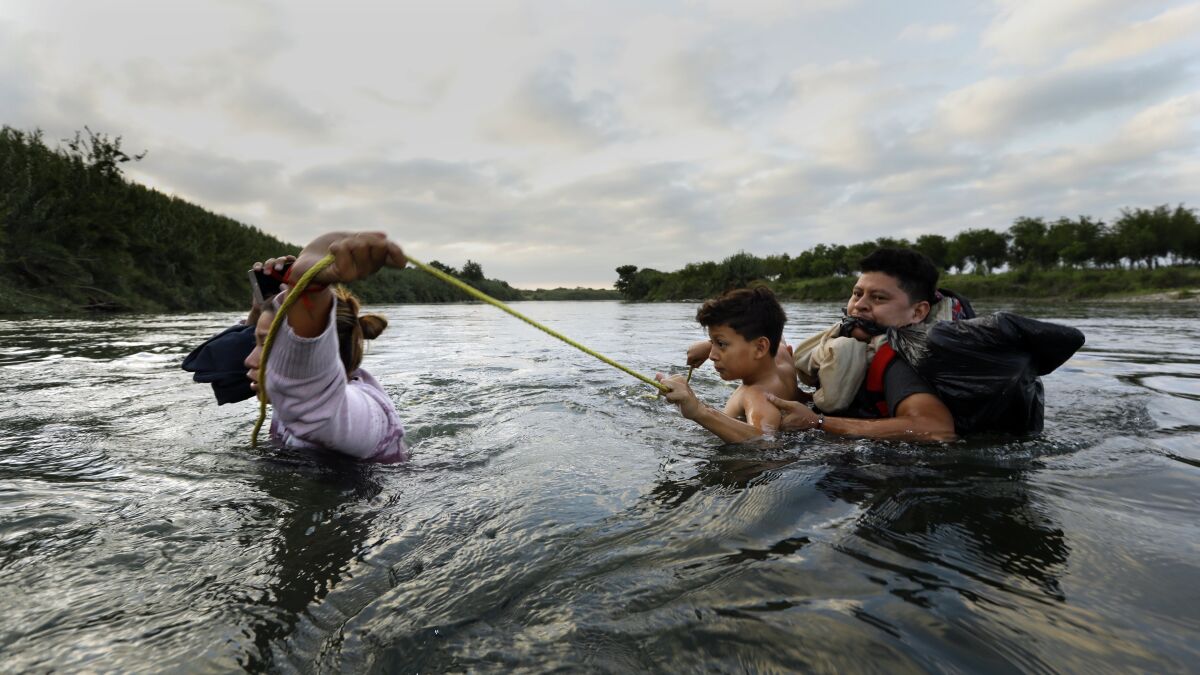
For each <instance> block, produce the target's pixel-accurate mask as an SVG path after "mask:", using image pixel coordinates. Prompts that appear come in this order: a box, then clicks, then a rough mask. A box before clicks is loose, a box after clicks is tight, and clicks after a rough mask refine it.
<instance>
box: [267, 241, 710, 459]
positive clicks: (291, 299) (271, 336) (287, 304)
mask: <svg viewBox="0 0 1200 675" xmlns="http://www.w3.org/2000/svg"><path fill="white" fill-rule="evenodd" d="M408 262H409V263H411V264H412V265H413V266H414V267H416V268H417V269H419V270H421V271H422V272H426V273H428V274H431V275H433V276H435V277H437V278H438V279H441V280H442V281H444V282H446V283H448V284H450V285H451V286H454V287H455V288H457V289H459V290H460V291H462V292H464V293H466V294H467V295H469V296H471V297H473V298H475V299H476V300H481V301H483V302H486V303H487V304H489V305H491V306H493V307H495V308H497V309H500V310H502V311H505V312H507V313H509V314H511V315H513V316H515V317H517V318H518V319H520V320H522V321H524V322H525V323H527V324H529V325H530V326H533V327H534V328H536V329H538V330H540V331H542V332H543V333H546V334H547V335H550V336H552V337H556V338H558V339H559V340H562V341H563V342H565V343H567V344H569V345H571V346H572V347H574V348H576V349H578V350H579V351H581V352H583V353H584V354H587V355H588V356H593V357H595V358H597V359H600V360H601V361H603V362H605V363H607V364H608V365H610V366H612V367H613V368H616V369H617V370H621V371H624V372H626V373H629V374H630V375H632V376H634V377H636V378H637V379H639V380H641V381H642V382H645V383H646V384H648V385H650V386H651V387H654V388H655V389H658V390H659V391H661V392H663V393H667V392H669V391H671V389H670V388H669V387H667V385H665V384H663V383H662V382H659V381H657V380H653V379H651V378H649V377H646V376H645V375H643V374H641V373H639V372H637V371H636V370H633V369H632V368H629V367H627V366H623V365H621V364H620V363H617V362H616V361H613V360H612V359H610V358H608V357H607V356H605V355H603V354H601V353H600V352H597V351H595V350H592V349H589V348H587V347H585V346H583V345H581V344H579V343H578V342H576V341H574V340H572V339H571V338H569V337H567V336H566V335H563V334H562V333H559V332H558V331H556V330H554V329H553V328H550V327H549V326H546V325H545V324H542V323H539V322H537V321H534V320H533V319H531V318H529V317H527V316H525V315H524V314H522V313H520V312H518V311H517V310H515V309H513V308H512V307H509V306H508V305H506V304H504V303H503V302H500V301H499V300H497V299H495V298H493V297H492V296H490V295H488V294H487V293H484V292H483V291H481V290H479V289H478V288H475V287H474V286H471V285H469V284H467V283H466V282H464V281H462V280H461V279H457V278H455V277H452V276H450V275H449V274H446V273H445V272H443V271H441V270H439V269H438V268H436V267H430V266H429V265H426V264H425V263H423V262H421V261H419V260H414V259H412V258H409V259H408ZM332 263H333V256H332V255H327V256H325V257H324V258H321V260H320V261H318V262H317V264H315V265H313V266H312V268H310V269H309V270H308V271H307V272H305V273H304V275H303V276H301V277H300V279H299V280H298V281H297V282H296V285H295V286H293V287H292V290H291V291H289V292H288V295H287V298H285V299H284V301H283V305H281V306H280V308H279V311H277V312H276V313H275V318H274V319H272V320H271V329H270V330H269V331H268V332H267V339H266V340H264V341H263V351H262V361H261V362H260V363H259V366H258V422H256V423H255V424H254V432H253V433H252V434H251V435H250V446H251V447H258V432H259V430H260V429H262V425H263V422H264V421H265V420H266V419H267V356H268V355H269V354H270V353H271V345H272V344H273V343H274V342H275V333H277V332H278V331H279V326H280V325H282V323H283V320H284V317H286V316H287V313H288V310H289V309H291V308H292V305H294V304H296V300H298V299H299V298H300V296H301V295H303V293H304V289H305V288H307V287H308V284H309V282H310V281H312V279H313V277H315V276H316V275H317V273H318V272H320V271H321V270H323V269H325V268H326V267H328V266H329V265H330V264H332ZM691 377H692V373H691V370H689V371H688V379H689V380H690V379H691Z"/></svg>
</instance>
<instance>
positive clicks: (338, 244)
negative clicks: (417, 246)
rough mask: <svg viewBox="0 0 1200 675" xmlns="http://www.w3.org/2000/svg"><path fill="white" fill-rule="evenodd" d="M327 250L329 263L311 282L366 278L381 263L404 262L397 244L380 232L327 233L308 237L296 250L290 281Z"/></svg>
mask: <svg viewBox="0 0 1200 675" xmlns="http://www.w3.org/2000/svg"><path fill="white" fill-rule="evenodd" d="M331 253H332V254H333V264H331V265H330V266H329V267H326V268H325V269H323V270H321V272H320V273H319V274H317V277H316V278H315V279H314V280H313V281H314V282H315V283H318V284H336V283H349V282H351V281H358V280H359V279H366V278H367V277H369V276H371V275H372V274H374V273H375V272H378V271H379V269H380V268H382V267H384V266H387V267H395V268H399V269H402V268H403V267H404V266H405V265H407V264H408V258H406V257H404V251H402V250H401V249H400V245H399V244H397V243H396V242H394V241H391V240H390V239H388V238H387V235H386V234H384V233H382V232H330V233H328V234H323V235H321V236H319V237H317V238H316V239H314V240H312V241H311V242H309V244H308V246H305V247H304V250H303V251H301V252H300V257H299V258H297V259H296V263H295V264H294V265H293V266H292V273H291V276H290V278H291V280H292V283H295V282H296V280H297V279H299V278H300V276H301V275H303V274H304V273H305V272H307V271H308V270H309V268H311V267H312V266H313V265H315V264H317V262H318V261H320V260H321V258H324V257H325V256H326V255H327V254H331Z"/></svg>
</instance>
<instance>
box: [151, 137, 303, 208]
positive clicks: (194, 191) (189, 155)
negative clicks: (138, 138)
mask: <svg viewBox="0 0 1200 675" xmlns="http://www.w3.org/2000/svg"><path fill="white" fill-rule="evenodd" d="M136 168H137V170H138V171H139V172H140V173H143V174H146V175H147V176H150V177H152V178H153V179H154V181H155V182H156V183H158V184H161V185H164V186H166V187H168V188H170V189H171V190H173V191H176V192H178V193H181V194H184V195H187V196H188V197H190V198H192V199H194V200H197V201H199V202H201V203H207V204H210V205H213V204H217V205H221V206H223V207H230V206H239V205H244V204H247V203H252V202H259V201H263V200H268V199H270V198H272V197H273V196H275V195H278V194H279V193H280V191H281V189H282V188H283V183H282V181H281V176H282V168H283V167H282V166H281V165H280V164H279V163H277V162H271V161H267V160H239V159H233V158H230V157H223V156H220V155H215V154H212V153H209V152H203V151H199V150H192V149H185V148H156V149H155V150H154V151H153V152H152V153H150V155H149V156H147V158H146V159H145V160H143V161H142V162H141V163H139V164H138V165H137V167H136Z"/></svg>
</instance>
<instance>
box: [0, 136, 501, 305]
mask: <svg viewBox="0 0 1200 675" xmlns="http://www.w3.org/2000/svg"><path fill="white" fill-rule="evenodd" d="M85 132H86V133H81V134H76V136H75V138H73V139H69V140H67V141H66V142H65V144H64V146H62V147H58V148H54V149H52V148H50V147H48V146H47V145H46V143H45V140H44V139H43V137H42V134H41V133H40V132H33V133H25V132H21V131H18V130H15V129H12V128H10V127H7V126H6V127H3V128H0V313H24V312H40V311H57V310H71V309H78V308H90V309H110V310H130V309H132V310H210V309H237V308H241V307H245V306H246V305H247V304H248V300H249V286H248V282H247V278H246V270H247V269H248V268H249V266H250V264H251V263H252V262H253V261H255V260H265V259H266V258H269V257H272V256H277V255H281V254H284V253H296V252H298V250H299V247H297V246H295V245H293V244H289V243H286V242H283V241H280V240H279V239H276V238H275V237H271V236H268V235H267V234H264V233H263V232H262V231H260V230H258V229H257V228H254V227H248V226H246V225H243V224H241V223H238V222H237V221H234V220H232V219H230V218H226V217H224V216H220V215H217V214H214V213H210V212H208V211H206V210H204V209H202V208H200V207H198V206H196V205H194V204H190V203H188V202H186V201H183V200H182V199H177V198H175V197H171V196H168V195H164V194H162V193H160V192H157V191H155V190H151V189H148V188H146V187H144V186H141V185H137V184H134V183H130V182H129V181H127V180H125V178H124V177H123V176H122V173H121V167H122V165H123V164H124V163H126V162H130V161H137V160H138V159H140V158H141V155H134V156H130V155H129V154H127V153H125V152H124V151H123V150H122V149H121V138H120V137H117V138H110V137H108V136H106V135H104V134H96V133H93V132H92V131H91V130H85ZM143 154H144V153H143ZM444 269H447V270H450V271H451V272H452V273H456V274H457V273H458V272H456V271H454V270H453V269H452V268H449V267H444ZM461 275H462V277H463V278H464V279H465V280H466V281H467V282H468V283H470V284H471V285H473V286H475V287H477V288H480V289H481V290H483V291H484V292H486V293H489V294H491V295H493V296H495V297H498V298H501V299H505V300H514V299H518V298H520V297H521V295H520V291H518V290H516V289H514V288H512V287H511V286H509V285H508V284H507V283H505V282H503V281H496V280H492V279H486V278H484V276H483V269H482V267H481V266H480V265H479V264H478V263H475V262H472V261H467V264H466V265H464V266H463V270H462V274H461ZM355 290H356V291H357V292H358V293H359V294H360V295H361V296H362V297H363V299H364V300H365V301H367V302H373V303H391V302H457V301H462V300H466V299H467V296H466V295H465V294H464V293H463V292H462V291H459V290H457V289H455V288H452V287H450V286H448V285H447V284H445V283H443V282H441V281H438V280H436V279H433V278H432V277H429V276H428V275H426V274H423V273H420V272H417V271H415V270H403V271H398V270H385V273H383V274H380V275H377V276H376V277H372V278H371V279H368V280H366V281H364V282H360V283H358V284H356V285H355Z"/></svg>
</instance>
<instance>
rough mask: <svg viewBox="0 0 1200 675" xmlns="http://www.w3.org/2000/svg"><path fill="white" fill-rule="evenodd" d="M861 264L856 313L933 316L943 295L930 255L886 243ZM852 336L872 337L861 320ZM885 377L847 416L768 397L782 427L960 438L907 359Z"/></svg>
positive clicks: (864, 390)
mask: <svg viewBox="0 0 1200 675" xmlns="http://www.w3.org/2000/svg"><path fill="white" fill-rule="evenodd" d="M860 269H861V274H860V275H859V277H858V281H857V282H856V283H855V284H854V290H853V292H852V293H851V295H850V300H849V302H847V303H846V314H847V315H849V316H850V317H851V318H855V319H860V320H862V321H863V322H869V324H875V325H876V326H879V327H882V328H885V329H886V328H901V327H904V326H909V325H912V324H915V323H919V322H921V321H924V320H925V318H926V317H928V316H929V312H930V308H931V307H932V305H933V303H935V302H936V301H937V300H936V297H937V296H936V292H937V280H938V271H937V268H936V267H934V265H933V263H932V262H930V261H929V258H927V257H925V256H924V255H922V254H920V253H918V252H916V251H911V250H907V249H892V248H881V249H877V250H876V251H875V252H873V253H871V254H870V255H868V256H867V257H866V258H863V260H862V264H861V265H860ZM851 336H852V337H854V338H856V339H858V340H862V341H864V342H866V341H869V340H870V339H871V337H872V336H871V334H870V333H869V332H868V331H867V330H866V329H865V328H864V327H863V326H861V325H860V326H856V327H855V328H854V329H853V331H852V332H851ZM868 379H869V378H868ZM881 379H882V382H881V385H882V386H881V387H879V391H878V392H872V391H868V382H867V381H864V382H863V384H862V386H861V387H860V388H859V391H858V394H857V396H856V397H855V399H854V401H853V403H852V404H851V405H850V407H849V408H848V409H846V410H845V411H842V412H843V414H844V415H845V416H841V417H826V416H825V415H824V414H822V413H821V412H820V411H816V410H813V409H811V408H809V407H808V406H807V405H805V404H803V403H800V402H798V401H790V400H786V399H784V398H781V397H778V396H768V400H769V401H771V403H774V404H775V406H776V407H778V408H779V410H780V412H781V413H782V419H781V422H780V427H781V428H782V429H787V430H793V429H794V430H804V429H818V430H820V431H824V432H827V433H832V434H839V435H846V436H864V437H867V438H878V439H888V440H910V441H942V442H944V441H951V440H954V438H955V432H954V417H953V416H952V415H951V414H950V410H949V409H948V408H947V407H946V405H945V404H944V403H942V401H941V400H940V399H939V398H938V397H937V395H936V394H935V392H934V389H933V387H931V386H929V385H928V384H927V383H926V382H925V381H924V380H922V379H921V377H920V376H919V375H917V372H916V371H915V370H914V369H913V368H912V366H910V365H909V364H908V363H906V362H905V361H904V359H902V358H893V359H891V361H890V362H889V363H887V364H886V370H884V371H883V372H882V378H881ZM883 404H886V405H883ZM885 411H886V412H885Z"/></svg>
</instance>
